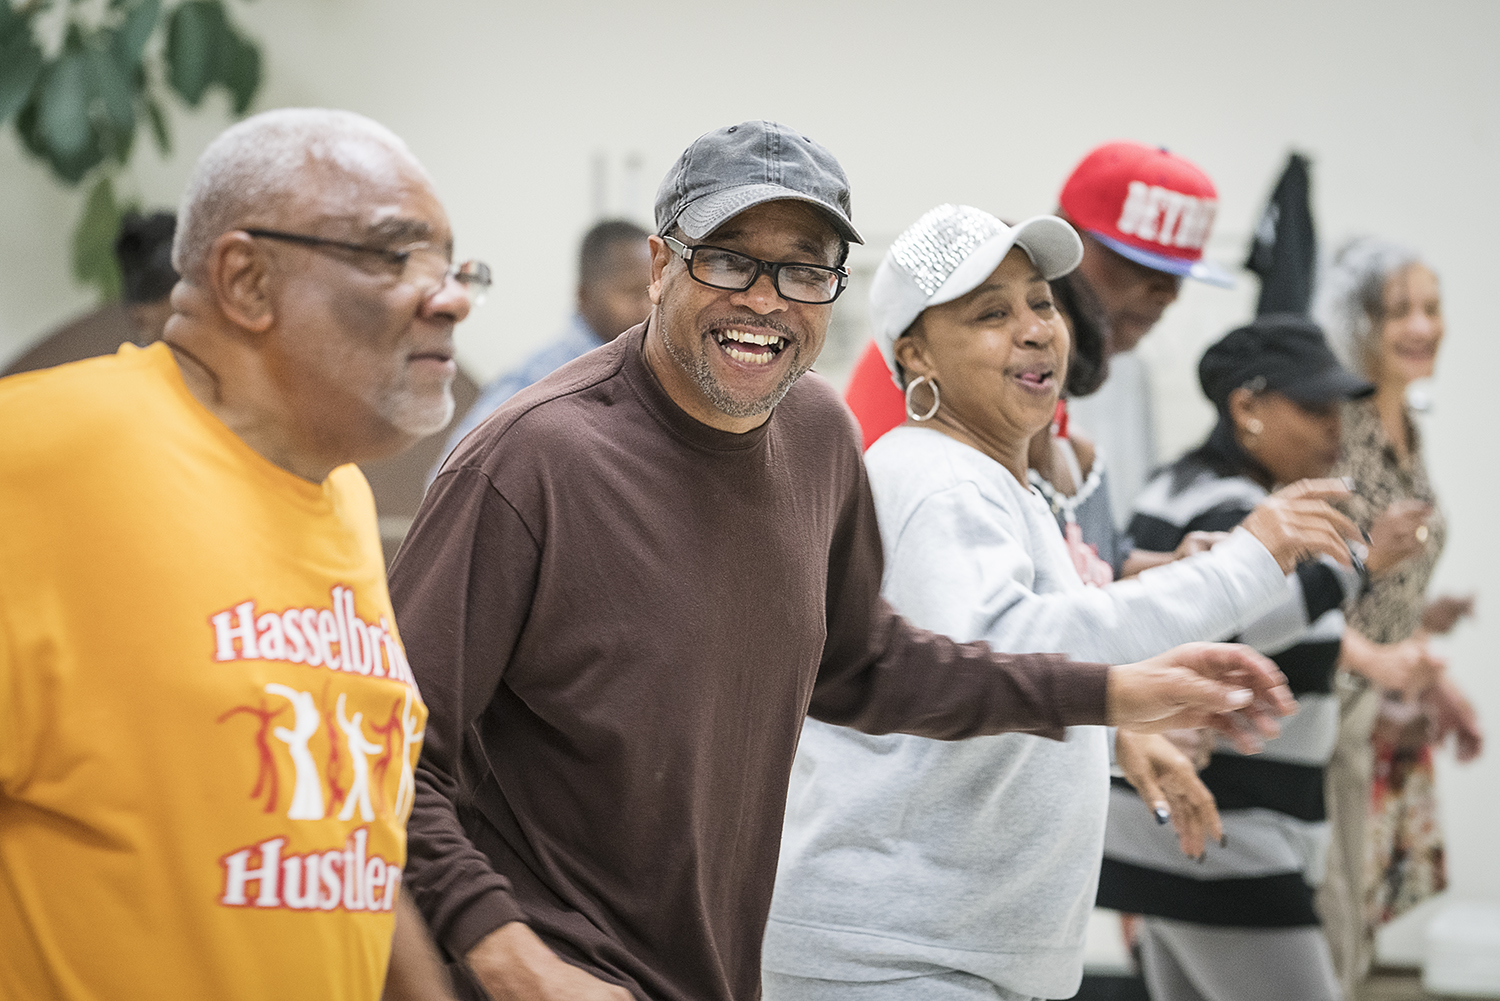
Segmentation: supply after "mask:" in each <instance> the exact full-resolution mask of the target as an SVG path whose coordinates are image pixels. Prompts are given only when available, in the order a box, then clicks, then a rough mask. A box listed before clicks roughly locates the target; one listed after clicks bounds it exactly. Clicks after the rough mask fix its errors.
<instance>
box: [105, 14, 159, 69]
mask: <svg viewBox="0 0 1500 1001" xmlns="http://www.w3.org/2000/svg"><path fill="white" fill-rule="evenodd" d="M121 3H122V0H115V3H114V6H119V5H121ZM160 17H161V0H141V2H138V3H136V4H134V6H132V7H131V8H130V13H128V14H126V15H125V20H123V21H121V22H120V26H119V27H118V28H117V29H115V37H114V45H113V46H112V48H113V50H114V55H115V59H116V60H118V61H119V63H120V66H121V67H122V68H123V69H125V70H127V71H128V70H133V69H134V68H135V67H136V66H138V65H140V61H141V53H142V52H144V51H145V50H146V42H148V41H149V40H150V38H151V32H153V31H155V30H156V22H157V20H158V19H159V18H160Z"/></svg>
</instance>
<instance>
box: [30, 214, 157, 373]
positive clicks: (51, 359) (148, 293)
mask: <svg viewBox="0 0 1500 1001" xmlns="http://www.w3.org/2000/svg"><path fill="white" fill-rule="evenodd" d="M176 227H177V217H176V216H175V215H173V214H172V213H171V212H152V213H151V214H150V215H144V216H143V215H139V214H137V213H135V212H129V213H126V215H125V218H124V219H122V220H121V222H120V230H119V233H118V235H117V236H116V237H115V242H114V252H115V261H116V263H117V264H118V265H119V268H120V300H121V301H120V302H117V303H116V302H111V303H106V304H105V305H103V306H100V307H99V308H98V309H95V310H93V311H92V312H90V313H88V314H87V315H85V316H83V317H80V318H78V319H76V320H73V321H71V322H69V323H68V324H67V325H65V326H63V327H62V328H61V329H59V330H56V331H54V332H53V333H51V334H48V335H47V336H45V337H43V338H42V339H41V341H39V342H38V343H37V344H35V345H34V346H32V347H31V348H30V349H29V350H27V351H26V352H25V353H24V354H22V355H21V356H20V357H19V358H17V359H15V360H14V361H12V362H11V363H10V364H9V365H7V366H6V367H5V369H4V370H3V371H0V376H6V375H17V374H19V373H21V372H34V371H36V370H37V369H39V368H51V367H52V366H54V365H64V364H67V363H68V362H70V361H80V360H81V359H84V358H94V357H97V356H99V355H106V354H113V353H114V352H115V351H116V350H117V349H118V348H119V347H120V345H121V344H124V343H126V342H127V341H128V342H132V343H135V344H141V345H145V344H150V343H151V342H152V341H155V340H159V339H160V338H161V333H162V328H164V327H165V326H166V323H167V318H168V317H169V316H171V315H172V305H171V302H170V301H169V299H168V297H169V296H170V295H171V293H172V286H173V285H175V284H176V283H177V272H176V270H175V269H174V268H173V267H172V234H173V233H174V232H175V230H176Z"/></svg>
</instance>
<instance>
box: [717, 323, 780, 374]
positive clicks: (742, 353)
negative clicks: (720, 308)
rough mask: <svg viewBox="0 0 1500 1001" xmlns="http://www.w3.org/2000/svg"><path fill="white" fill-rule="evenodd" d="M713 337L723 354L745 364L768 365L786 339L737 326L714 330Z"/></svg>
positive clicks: (773, 359) (774, 358)
mask: <svg viewBox="0 0 1500 1001" xmlns="http://www.w3.org/2000/svg"><path fill="white" fill-rule="evenodd" d="M713 338H714V342H715V343H717V344H718V345H719V348H720V349H721V350H722V351H723V352H724V353H725V354H727V355H728V356H729V357H731V358H733V359H734V360H735V361H737V362H741V363H742V364H745V365H769V364H771V362H773V361H775V360H776V356H777V355H779V354H781V352H782V350H783V349H784V348H785V347H786V345H787V339H786V338H785V337H782V336H781V335H780V334H773V333H771V332H769V331H759V332H757V331H754V330H741V329H739V328H738V327H726V328H724V329H721V330H715V331H714V332H713Z"/></svg>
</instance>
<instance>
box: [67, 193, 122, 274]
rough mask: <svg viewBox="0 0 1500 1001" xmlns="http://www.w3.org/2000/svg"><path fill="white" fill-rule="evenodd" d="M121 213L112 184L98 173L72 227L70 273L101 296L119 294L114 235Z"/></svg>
mask: <svg viewBox="0 0 1500 1001" xmlns="http://www.w3.org/2000/svg"><path fill="white" fill-rule="evenodd" d="M123 214H124V211H123V209H122V208H121V206H120V204H119V203H118V202H117V201H116V200H115V188H114V184H113V183H112V182H111V181H110V179H109V177H108V176H105V177H101V178H99V180H98V181H97V182H95V184H94V186H93V188H92V189H90V191H89V196H88V198H87V199H86V200H85V201H84V205H83V216H82V217H81V218H80V219H79V220H78V227H77V228H76V229H75V230H74V231H73V277H75V278H77V279H78V280H79V281H80V282H82V283H83V284H85V285H92V286H93V287H95V288H97V289H98V290H99V294H100V298H101V299H103V300H106V301H108V300H111V299H117V298H119V295H120V266H119V263H118V262H117V261H116V260H115V236H116V235H117V234H118V233H119V232H120V217H121V216H122V215H123Z"/></svg>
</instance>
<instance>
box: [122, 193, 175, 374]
mask: <svg viewBox="0 0 1500 1001" xmlns="http://www.w3.org/2000/svg"><path fill="white" fill-rule="evenodd" d="M176 232H177V216H176V215H174V214H173V213H171V212H153V213H151V214H150V215H144V216H143V215H139V214H138V213H135V212H130V213H127V214H126V216H125V218H124V219H123V220H121V222H120V235H119V236H117V237H116V238H115V260H117V261H119V263H120V298H121V299H123V300H124V302H125V306H126V308H127V309H129V310H130V318H131V320H133V321H134V322H135V329H136V337H135V342H136V343H137V344H141V345H146V344H150V343H151V342H152V341H159V340H161V335H162V331H163V330H165V329H166V326H167V320H168V319H169V318H170V317H171V316H172V301H171V295H172V286H174V285H176V284H177V270H176V269H175V268H173V267H172V236H173V234H175V233H176Z"/></svg>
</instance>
